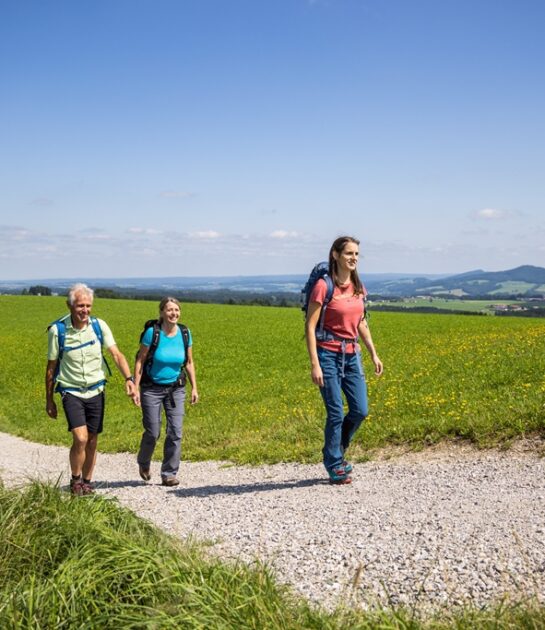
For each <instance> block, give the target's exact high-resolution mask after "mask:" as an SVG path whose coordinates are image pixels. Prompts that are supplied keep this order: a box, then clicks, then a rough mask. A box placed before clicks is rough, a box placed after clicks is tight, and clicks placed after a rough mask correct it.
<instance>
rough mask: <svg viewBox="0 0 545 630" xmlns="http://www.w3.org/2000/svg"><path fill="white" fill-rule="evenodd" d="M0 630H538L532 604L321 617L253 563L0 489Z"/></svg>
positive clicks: (101, 504) (85, 507) (32, 490)
mask: <svg viewBox="0 0 545 630" xmlns="http://www.w3.org/2000/svg"><path fill="white" fill-rule="evenodd" d="M0 585H1V590H0V628H28V629H30V628H32V629H33V630H40V629H45V628H47V629H49V628H55V629H57V628H59V629H65V628H66V629H68V628H69V629H72V628H78V629H89V630H91V629H93V630H96V629H98V628H100V629H102V628H106V629H107V628H116V629H119V628H145V629H150V630H151V629H154V630H155V629H163V628H184V629H186V628H188V629H192V628H207V629H226V630H227V629H231V628H233V629H235V628H236V629H246V628H255V629H256V630H257V629H268V628H271V629H273V630H275V629H279V630H280V629H281V630H296V629H297V630H299V629H300V628H309V629H321V630H344V629H345V628H351V629H354V630H372V629H375V628H383V629H385V630H402V629H403V630H419V629H421V628H422V629H427V628H430V629H431V628H433V629H437V630H442V629H447V628H456V629H459V630H462V629H465V628H483V629H486V630H496V629H498V630H499V629H511V628H512V629H513V630H514V629H518V628H526V629H528V630H544V629H545V611H544V609H543V608H539V606H538V605H537V604H535V605H534V604H531V603H527V604H525V605H518V606H511V607H509V606H504V607H503V606H500V607H497V608H495V609H491V610H474V609H469V608H468V609H466V610H462V611H461V612H456V613H453V614H452V615H451V614H449V613H448V612H446V611H444V612H443V613H441V614H440V615H435V616H433V617H431V618H429V619H421V618H417V617H416V615H415V611H407V610H388V609H386V610H384V609H378V610H375V611H369V612H364V611H357V610H351V609H349V608H346V609H339V610H337V611H335V612H332V613H327V612H324V611H321V610H319V609H316V608H311V607H310V606H309V605H308V604H307V603H305V602H304V601H302V600H301V599H297V598H295V597H294V596H293V595H292V594H290V592H289V591H288V590H287V589H286V588H284V587H282V586H279V585H277V584H276V583H275V582H274V580H273V578H272V576H271V574H270V573H269V572H268V570H267V569H266V568H265V567H263V566H260V565H257V566H256V567H254V568H249V567H248V566H246V565H243V564H224V563H221V562H219V561H217V560H211V559H210V558H206V559H205V557H204V556H203V554H202V552H201V550H200V549H199V547H197V546H195V545H190V544H187V543H182V542H180V541H177V540H175V539H173V538H171V537H169V536H167V535H166V534H163V533H162V532H160V531H159V530H157V529H155V528H154V527H153V526H151V525H150V524H148V523H147V522H145V521H143V520H141V519H139V518H137V517H136V516H134V515H133V514H132V513H131V512H129V511H128V510H126V509H122V508H120V507H119V506H118V505H117V504H116V503H115V502H114V501H112V500H109V499H104V498H102V497H96V496H94V497H85V498H73V497H70V496H69V495H67V494H65V493H62V492H60V491H59V489H58V488H55V487H52V486H47V485H43V484H38V483H34V484H32V485H30V486H29V487H27V488H26V489H25V490H23V491H21V492H19V491H15V490H6V489H5V488H3V487H2V486H1V485H0Z"/></svg>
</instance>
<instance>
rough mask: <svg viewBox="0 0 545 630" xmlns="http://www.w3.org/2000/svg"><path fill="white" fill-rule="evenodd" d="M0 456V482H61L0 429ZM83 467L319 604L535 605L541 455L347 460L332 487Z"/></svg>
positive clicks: (168, 526)
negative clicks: (176, 481)
mask: <svg viewBox="0 0 545 630" xmlns="http://www.w3.org/2000/svg"><path fill="white" fill-rule="evenodd" d="M0 448H1V452H2V453H3V458H2V461H3V464H2V466H3V467H1V466H0V477H1V478H2V479H3V481H4V483H5V484H6V485H7V486H13V485H21V484H22V483H23V482H24V480H25V478H28V476H29V475H31V476H32V477H33V478H38V479H41V480H57V479H58V478H59V476H61V479H62V483H67V481H68V477H69V469H68V458H67V455H68V450H67V448H61V447H54V446H44V445H40V444H34V443H31V442H27V441H24V440H22V439H20V438H16V437H13V436H11V435H7V434H3V433H0ZM7 462H9V465H8V464H7ZM96 473H97V481H98V482H103V483H102V484H100V485H101V487H100V489H99V490H98V491H99V493H100V494H104V495H107V496H114V497H117V499H118V500H119V502H120V503H121V504H122V505H124V506H126V507H129V508H130V509H131V510H133V511H134V512H135V513H136V514H138V515H139V516H141V517H143V518H145V519H148V520H149V521H152V522H153V523H155V524H156V525H157V526H159V527H160V528H162V529H163V530H166V531H167V532H169V533H171V534H175V535H177V536H181V537H186V536H192V537H195V538H197V539H204V540H206V541H212V543H213V544H211V546H210V547H209V549H210V550H211V551H212V552H215V553H218V554H219V555H220V556H221V557H223V558H242V559H243V560H245V561H250V562H251V561H253V560H255V559H256V558H260V559H263V560H265V561H266V562H267V563H268V564H269V565H270V566H272V567H273V568H274V570H275V572H276V575H277V577H278V579H279V580H280V581H283V582H287V583H289V584H291V585H293V587H294V588H295V590H297V591H299V592H300V593H301V594H303V595H304V596H305V597H307V598H309V599H310V600H312V601H315V602H319V603H320V604H322V605H324V606H326V607H332V606H334V605H335V604H336V603H338V602H339V601H343V602H347V601H350V602H351V603H352V604H353V605H362V606H370V605H373V603H376V602H377V601H378V602H381V603H382V604H392V603H393V604H400V603H402V604H408V605H411V606H412V605H415V606H416V607H420V608H421V609H422V610H429V609H432V608H436V607H438V606H441V605H444V604H448V605H456V604H462V603H465V602H472V603H474V604H476V605H478V606H481V605H483V604H487V603H492V602H494V601H497V600H499V599H500V598H501V597H502V596H504V595H506V594H507V595H509V596H510V597H512V598H516V599H520V598H522V597H527V596H532V597H537V598H538V599H539V600H540V601H541V602H545V459H544V458H540V457H539V456H538V455H536V454H535V453H533V452H527V451H524V450H522V449H512V450H510V451H507V452H498V451H476V450H474V449H471V448H454V447H451V448H441V449H431V450H428V451H425V452H423V453H417V454H408V455H403V456H399V457H396V458H393V459H390V460H383V461H373V462H371V463H365V464H358V465H356V466H355V468H354V475H353V476H354V482H353V483H352V485H350V486H341V487H339V486H331V485H329V484H328V483H327V482H326V481H325V480H324V472H323V469H322V467H321V465H302V464H282V465H274V466H260V467H257V468H254V467H247V466H236V467H235V466H228V465H222V464H221V463H217V462H203V463H183V464H182V467H181V471H180V480H181V483H180V486H178V487H177V488H164V487H162V486H160V485H159V481H160V477H159V464H158V463H157V462H154V464H153V466H152V474H153V478H152V482H151V483H149V484H145V483H144V482H142V481H141V480H140V478H139V477H138V471H137V466H136V464H135V456H134V455H133V454H126V453H122V454H117V455H107V454H99V457H98V463H97V469H96ZM105 480H107V481H105Z"/></svg>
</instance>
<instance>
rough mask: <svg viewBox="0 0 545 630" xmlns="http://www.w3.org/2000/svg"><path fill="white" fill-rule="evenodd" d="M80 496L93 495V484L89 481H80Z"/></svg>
mask: <svg viewBox="0 0 545 630" xmlns="http://www.w3.org/2000/svg"><path fill="white" fill-rule="evenodd" d="M81 487H82V494H95V484H94V483H91V482H90V481H82V482H81Z"/></svg>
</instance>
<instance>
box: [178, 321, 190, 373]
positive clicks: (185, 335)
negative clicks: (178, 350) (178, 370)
mask: <svg viewBox="0 0 545 630" xmlns="http://www.w3.org/2000/svg"><path fill="white" fill-rule="evenodd" d="M178 328H179V329H180V332H181V333H182V339H183V341H184V354H185V358H184V362H183V364H182V368H183V367H185V364H186V363H187V353H188V350H189V329H188V327H187V326H186V325H185V324H178Z"/></svg>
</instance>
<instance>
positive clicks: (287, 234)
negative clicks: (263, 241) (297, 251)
mask: <svg viewBox="0 0 545 630" xmlns="http://www.w3.org/2000/svg"><path fill="white" fill-rule="evenodd" d="M269 236H270V237H271V238H297V237H298V236H299V234H298V233H297V232H288V231H287V230H274V232H271V233H270V234H269Z"/></svg>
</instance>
